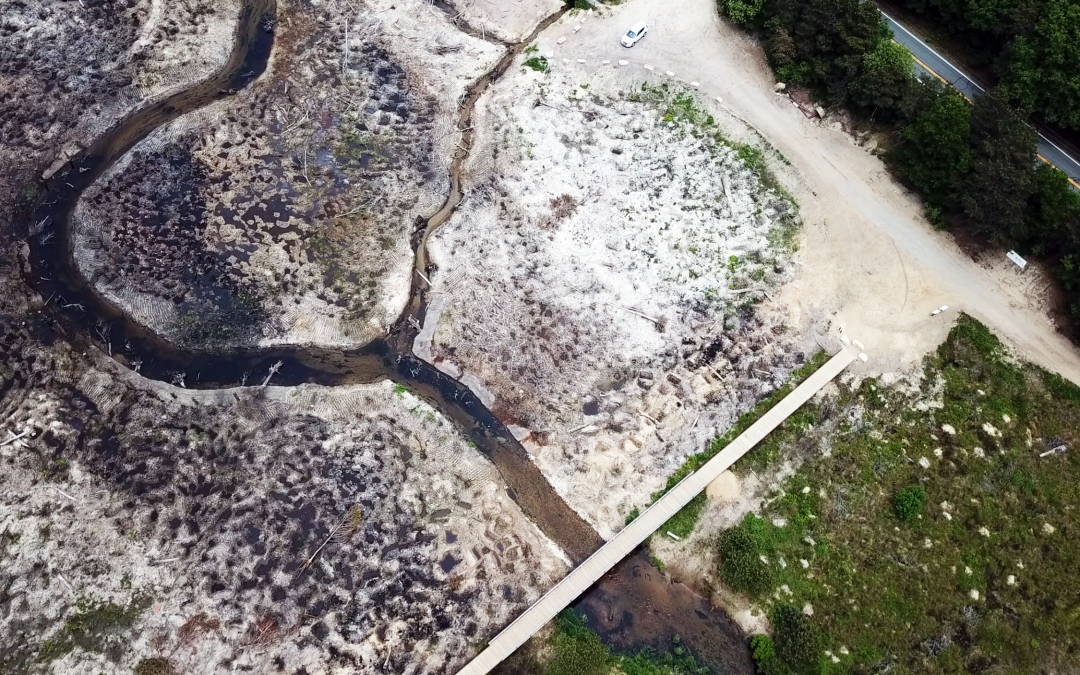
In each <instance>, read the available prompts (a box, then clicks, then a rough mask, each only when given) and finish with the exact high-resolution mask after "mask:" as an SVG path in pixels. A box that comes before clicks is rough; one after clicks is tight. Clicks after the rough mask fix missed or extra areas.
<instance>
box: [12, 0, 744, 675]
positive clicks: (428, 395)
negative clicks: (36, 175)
mask: <svg viewBox="0 0 1080 675" xmlns="http://www.w3.org/2000/svg"><path fill="white" fill-rule="evenodd" d="M444 10H445V8H444ZM276 11H277V6H276V0H245V1H244V5H243V8H242V14H241V19H240V25H239V28H238V30H237V34H236V44H235V47H234V50H233V53H232V55H231V57H230V59H229V61H228V63H227V65H226V66H225V67H224V68H223V69H222V71H221V72H220V73H218V74H217V75H215V76H214V77H212V78H211V79H209V80H207V81H204V82H202V83H200V84H197V85H195V86H193V87H191V88H189V89H186V90H184V91H182V92H179V93H177V94H175V95H173V96H170V97H167V98H166V99H164V100H161V101H159V102H157V103H154V104H151V105H149V106H147V107H145V108H142V109H139V110H137V111H135V112H132V113H131V114H129V115H128V116H127V117H126V118H124V119H123V120H121V121H120V122H119V123H118V124H117V125H116V126H114V127H113V128H112V129H111V130H109V131H108V132H106V133H105V134H104V135H102V136H101V137H100V138H98V139H97V140H96V141H95V142H94V143H93V144H92V145H91V146H90V147H89V148H88V149H86V150H85V151H84V152H82V153H80V154H79V155H78V156H76V157H75V158H73V159H72V160H71V162H70V164H69V165H68V166H67V167H66V168H65V169H64V170H62V171H61V172H58V173H57V174H56V175H55V176H53V177H52V178H51V179H49V180H47V181H42V182H41V184H40V186H39V187H40V190H39V194H42V195H43V196H42V197H40V198H39V200H38V201H37V202H36V204H35V205H34V206H33V207H32V208H31V209H30V210H28V211H27V212H25V213H23V214H21V219H20V222H18V223H17V225H18V226H20V227H23V228H25V232H26V233H27V239H28V243H29V247H30V264H31V274H30V278H29V279H27V281H28V283H29V284H30V285H31V286H33V287H34V288H35V289H36V290H37V292H38V293H39V294H40V296H41V297H42V298H45V299H47V302H46V306H45V316H46V318H47V319H48V321H49V324H50V325H51V327H52V331H53V332H54V334H53V335H45V336H42V337H43V338H44V339H45V340H46V341H49V340H51V339H58V338H60V339H65V340H67V341H69V342H70V343H72V344H73V345H74V346H75V347H76V348H79V349H88V348H94V349H99V350H101V351H103V352H105V353H107V354H108V355H109V356H111V357H112V358H113V359H114V360H116V361H117V362H119V363H121V364H123V365H124V366H125V367H127V368H130V369H132V370H135V371H136V372H138V373H139V374H140V375H142V376H143V377H147V378H150V379H155V380H160V381H165V382H173V383H176V382H182V383H183V385H184V386H186V387H189V388H199V389H213V388H223V387H237V386H242V385H243V384H245V383H253V384H257V383H261V382H262V381H263V379H264V378H266V376H267V375H268V374H270V373H271V370H272V369H276V370H275V372H274V373H273V376H272V378H271V380H270V382H271V383H272V384H275V385H283V386H290V385H299V384H303V383H313V384H319V385H325V386H340V385H347V384H360V383H370V382H376V381H379V380H383V379H389V380H391V381H393V382H395V383H398V384H402V385H405V386H408V387H410V388H411V389H413V390H414V391H416V392H417V393H418V394H420V395H421V396H423V397H424V398H425V399H426V400H428V401H429V402H430V403H432V405H434V406H435V407H436V408H437V409H438V410H439V411H440V412H441V413H442V414H443V415H445V416H447V417H448V418H450V419H452V420H454V422H455V423H456V424H458V425H459V426H460V427H461V428H463V429H464V430H465V431H466V433H467V434H468V435H469V436H470V438H471V439H472V440H473V441H474V442H475V443H476V445H477V446H478V447H479V448H480V450H481V451H482V452H484V454H485V455H486V456H487V457H488V458H490V459H491V460H492V462H493V463H494V464H495V465H496V468H497V469H498V470H499V472H500V474H501V475H502V477H503V479H504V480H505V481H506V484H507V492H508V494H509V495H510V496H511V497H512V498H513V499H514V500H515V501H516V502H517V503H518V504H519V505H520V507H521V508H522V510H523V511H524V512H525V513H526V514H527V515H528V516H529V518H530V519H531V520H532V521H533V522H534V523H536V524H537V526H538V527H539V528H540V529H541V530H542V531H543V532H544V533H545V534H546V535H547V536H548V537H550V538H551V539H552V540H553V541H555V542H556V543H557V544H558V545H559V546H561V547H562V548H563V550H565V551H566V552H567V554H568V555H569V556H570V557H571V559H572V560H573V561H574V562H575V564H576V563H579V562H581V561H582V560H584V559H585V558H586V557H588V556H589V555H590V554H591V553H592V552H593V551H595V550H596V549H597V548H599V546H600V545H601V544H602V543H603V540H602V539H601V537H600V536H599V535H598V534H597V533H596V531H595V530H594V529H593V528H592V527H591V526H590V525H589V524H588V523H586V522H585V521H584V520H583V519H582V518H581V517H580V516H579V515H578V514H577V513H576V512H575V511H574V510H573V509H571V508H570V507H569V506H568V505H567V504H566V502H565V501H563V499H562V498H561V497H560V496H559V495H558V493H556V492H555V490H554V489H553V488H552V486H551V484H550V483H549V482H548V481H547V479H546V478H545V477H544V475H543V474H542V473H541V472H540V470H539V469H538V468H537V467H536V465H534V464H533V463H532V461H531V460H530V459H529V457H528V455H527V453H526V452H525V450H524V448H522V446H521V444H520V443H518V442H517V440H516V439H515V438H514V437H513V435H512V434H511V433H510V432H509V430H507V428H506V426H505V425H504V424H503V423H502V422H500V421H499V420H498V419H497V418H496V417H495V416H494V415H493V414H492V413H491V411H490V410H488V409H487V408H486V407H485V406H484V405H483V403H482V402H481V401H480V400H479V398H478V397H477V396H476V395H475V394H473V392H472V391H471V390H470V389H468V387H466V386H464V385H462V384H461V383H460V382H458V381H457V380H455V379H453V378H451V377H450V376H448V375H446V374H444V373H442V372H441V371H439V370H437V369H436V368H434V367H433V366H432V365H431V364H429V363H427V362H425V361H422V360H420V359H418V358H416V357H415V356H413V355H412V344H413V340H414V339H415V337H416V332H417V329H416V326H417V325H423V320H424V313H425V309H426V304H427V303H426V290H427V288H426V282H424V281H423V280H422V279H420V278H419V275H415V274H414V275H413V283H412V288H411V292H410V297H409V302H408V304H407V306H406V309H405V311H404V312H403V314H402V316H401V317H399V319H398V321H397V322H396V323H395V324H394V326H393V328H392V329H391V330H390V332H389V334H388V336H387V337H386V338H384V339H380V340H376V341H374V342H372V343H370V344H368V345H366V346H363V347H359V348H355V349H341V348H323V347H316V346H280V347H267V348H262V347H253V348H240V349H229V350H222V351H216V352H205V351H196V350H189V349H184V348H180V347H177V346H176V345H174V344H172V343H170V342H168V341H167V340H164V339H162V338H161V337H160V336H159V335H157V334H156V333H154V332H153V331H152V330H150V329H148V328H147V327H146V326H143V325H141V324H139V323H138V322H136V321H134V320H133V319H132V318H131V317H129V316H128V315H127V314H126V313H124V312H123V311H122V310H121V309H120V308H119V307H117V306H116V305H114V304H113V303H112V302H110V301H109V300H108V299H106V298H104V297H103V296H102V295H101V294H99V293H98V292H97V290H96V289H95V288H94V287H93V286H92V285H91V284H90V283H88V282H87V280H86V279H85V278H84V277H83V276H82V274H81V273H80V272H79V269H78V267H77V265H76V263H75V259H74V251H73V246H72V238H71V221H72V214H73V212H74V210H75V206H76V204H77V203H78V201H79V197H80V195H81V194H82V193H83V191H84V190H86V189H87V188H88V187H89V186H90V185H91V184H93V183H94V181H95V180H97V179H98V178H99V177H100V176H102V175H103V174H104V173H105V172H106V171H107V170H108V169H109V168H110V167H111V166H113V165H114V164H115V162H116V161H118V160H119V159H120V158H121V157H123V156H124V154H126V153H127V152H128V151H130V150H131V149H132V148H133V147H135V145H136V144H138V143H139V142H140V141H141V140H143V139H144V138H146V137H147V136H148V135H149V134H150V133H152V132H153V131H154V130H155V129H157V128H159V127H160V126H161V125H164V124H167V123H169V122H171V121H172V120H174V119H176V118H177V117H179V116H181V115H184V114H187V113H190V112H192V111H195V110H197V109H199V108H201V107H203V106H205V105H208V104H210V103H212V102H214V101H216V100H219V99H222V98H225V97H228V96H230V95H232V94H234V93H235V92H236V91H238V90H240V89H242V88H244V87H246V86H248V85H249V84H251V83H252V82H254V81H255V80H256V79H258V78H259V77H260V76H261V75H262V74H263V73H264V72H265V70H266V66H267V62H268V59H269V57H270V53H271V50H272V48H273V44H274V33H273V22H274V19H275V18H276ZM565 11H566V9H563V10H561V11H560V12H557V13H555V14H554V15H552V16H550V17H548V19H546V20H545V21H544V22H542V23H541V24H540V25H539V26H538V27H537V28H536V29H535V30H534V31H533V33H532V34H531V35H530V36H529V37H528V38H526V39H525V40H523V41H522V42H520V43H517V44H515V45H507V44H505V43H503V44H504V46H505V47H506V48H507V53H506V55H505V56H504V57H503V58H502V59H500V61H499V63H498V64H497V65H496V66H495V67H494V68H493V69H492V70H491V71H490V72H489V73H487V74H486V75H484V76H483V77H482V78H481V79H479V80H478V81H477V82H475V83H474V84H473V85H472V86H471V87H470V88H469V90H468V91H467V92H466V97H465V99H464V103H463V105H462V107H461V110H460V113H459V116H458V120H457V123H458V128H460V129H466V131H465V132H464V133H463V139H462V143H461V145H460V147H459V150H458V151H457V153H456V154H455V156H454V157H453V158H452V161H451V167H450V186H451V189H450V194H449V196H448V197H447V200H446V202H445V203H444V205H443V207H442V208H440V209H439V211H438V212H437V213H435V214H434V215H433V216H432V217H431V218H429V219H428V221H427V224H426V227H425V228H424V230H423V231H422V233H421V234H420V236H419V237H418V240H417V241H416V242H414V243H415V244H416V261H415V265H416V268H417V269H418V270H421V271H424V272H425V273H426V272H428V271H430V268H429V263H428V260H427V256H426V247H427V241H428V238H429V236H430V235H431V233H432V232H434V231H435V229H436V228H438V227H439V226H440V225H441V224H443V223H444V222H446V221H447V220H448V219H449V218H450V216H451V215H452V214H453V212H454V210H455V209H456V207H457V206H458V205H459V204H460V203H461V198H462V192H461V184H460V183H461V173H462V167H463V164H464V162H465V160H466V159H467V157H468V155H469V152H470V150H471V148H472V145H473V141H474V136H473V131H472V130H471V124H470V119H471V115H472V111H473V107H474V105H475V103H476V101H477V100H478V99H479V98H480V96H482V95H483V93H484V92H485V91H486V90H487V88H488V87H489V86H490V85H491V83H492V82H494V81H496V80H497V79H498V78H499V77H500V76H501V75H502V74H503V73H504V72H505V71H506V69H507V68H509V66H510V65H511V63H512V62H513V60H514V58H515V57H516V56H517V54H518V53H519V52H520V51H521V50H522V49H524V47H525V46H527V45H528V44H531V43H532V41H533V40H534V39H535V37H536V35H537V34H539V33H540V31H542V30H544V29H545V28H547V27H548V26H549V25H551V24H552V23H553V22H555V21H557V20H558V19H559V18H561V16H562V15H563V13H564V12H565ZM467 32H470V33H472V34H475V31H474V30H467ZM488 39H490V38H488ZM639 562H640V561H639ZM634 569H638V570H639V571H640V564H639V565H638V567H637V568H634ZM653 572H655V570H653ZM639 576H640V575H639ZM634 578H636V577H635V575H634V573H630V574H629V576H627V575H626V574H622V573H616V572H613V573H612V576H611V579H608V578H605V579H606V580H607V584H606V585H605V582H604V581H602V582H600V583H599V584H598V585H597V587H596V591H595V592H594V591H590V593H589V594H587V595H586V596H585V600H584V601H583V602H584V603H585V605H584V606H583V609H587V610H588V611H589V612H590V613H592V614H594V615H596V616H598V617H599V616H600V614H602V613H603V612H605V611H607V610H605V609H603V608H604V607H609V606H610V607H621V608H622V609H620V610H619V612H620V614H619V616H620V622H621V623H620V626H619V630H621V631H622V633H623V634H624V635H623V637H624V638H631V639H630V640H629V641H626V640H621V641H620V640H616V644H620V646H624V647H626V648H636V647H635V646H634V643H635V642H636V643H637V645H638V646H642V645H647V644H648V645H652V646H662V645H660V644H658V643H657V641H658V640H659V641H660V642H662V641H663V640H664V639H670V638H669V637H663V638H661V637H657V636H658V635H660V634H661V633H663V632H664V631H662V630H658V629H656V628H655V627H653V628H650V629H649V630H651V631H652V633H650V636H649V637H647V638H642V639H641V640H637V641H635V640H633V639H632V636H633V634H634V631H633V630H632V629H631V626H630V625H629V624H628V623H627V621H628V620H630V621H631V623H632V616H631V617H630V619H628V618H627V617H628V616H630V615H629V614H627V613H626V607H627V606H628V605H627V600H631V601H635V602H638V601H639V602H642V603H644V605H643V606H648V607H654V606H671V600H672V598H673V597H675V596H674V595H672V592H671V591H670V590H669V591H667V592H665V591H663V590H662V585H658V584H656V583H652V584H644V583H636V582H634V581H633V579H634ZM627 580H629V581H627ZM613 581H615V582H616V583H615V585H612V582H613ZM667 586H668V587H671V588H675V587H678V588H681V589H683V591H680V593H683V594H685V593H689V589H686V587H684V586H681V585H677V584H671V583H670V582H668V583H667ZM691 595H692V594H691ZM593 596H597V597H595V598H593ZM590 598H593V600H592V602H591V603H590V600H589V599H590ZM698 599H699V600H700V598H698ZM605 603H606V604H605ZM697 604H699V605H700V604H701V603H700V602H698V603H697ZM629 606H633V602H631V604H630V605H629ZM610 611H612V612H614V611H615V610H614V609H612V610H610ZM711 614H713V615H715V616H713V617H711V618H710V617H708V616H706V614H705V613H703V612H702V611H700V609H699V610H697V614H696V615H690V616H691V617H692V616H700V618H701V619H702V620H701V621H699V622H698V623H699V624H700V625H699V626H694V625H691V624H693V621H692V620H689V622H688V621H687V620H682V621H677V622H675V623H676V624H678V626H679V627H680V630H683V631H684V633H686V632H690V633H697V632H698V631H700V633H701V635H702V636H705V637H706V638H707V639H704V640H703V641H702V643H701V646H700V647H699V648H697V649H696V650H695V651H698V650H701V649H703V648H705V645H706V644H708V645H715V644H717V643H718V642H723V643H724V644H725V649H732V648H734V649H736V650H737V651H741V652H743V653H740V654H739V655H738V657H737V658H736V659H734V661H735V662H741V663H746V664H748V663H749V661H748V657H747V656H746V655H745V652H746V647H745V641H744V640H743V639H742V637H741V635H740V634H739V633H738V629H737V628H735V627H734V626H733V625H730V624H731V622H730V619H727V618H726V617H724V616H723V615H722V614H721V613H719V612H711ZM717 617H720V618H722V619H724V620H725V621H726V622H725V621H720V622H719V623H718V621H717ZM602 623H607V622H602ZM638 623H639V625H640V624H641V622H638ZM645 623H646V624H648V625H650V626H652V624H655V623H656V622H655V620H654V621H652V622H651V623H650V622H648V621H646V622H645ZM674 625H675V624H672V626H674ZM686 637H687V638H691V635H686ZM624 643H625V644H624ZM654 643H657V644H654ZM738 645H741V647H740V646H738ZM707 660H711V659H707ZM724 661H727V659H724ZM725 665H726V664H725ZM736 670H741V671H742V672H751V670H749V669H746V668H737V669H736ZM725 672H735V671H733V670H730V669H725Z"/></svg>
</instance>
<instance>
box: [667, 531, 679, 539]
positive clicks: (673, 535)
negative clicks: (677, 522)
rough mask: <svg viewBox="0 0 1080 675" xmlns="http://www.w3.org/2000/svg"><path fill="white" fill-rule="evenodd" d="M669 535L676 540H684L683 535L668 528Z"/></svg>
mask: <svg viewBox="0 0 1080 675" xmlns="http://www.w3.org/2000/svg"><path fill="white" fill-rule="evenodd" d="M667 536H669V537H671V538H672V539H674V540H675V541H682V537H680V536H679V535H677V534H675V533H674V532H672V531H671V530H668V532H667Z"/></svg>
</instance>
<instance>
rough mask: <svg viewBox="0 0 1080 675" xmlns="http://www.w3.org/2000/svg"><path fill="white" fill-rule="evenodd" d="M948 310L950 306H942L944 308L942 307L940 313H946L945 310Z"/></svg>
mask: <svg viewBox="0 0 1080 675" xmlns="http://www.w3.org/2000/svg"><path fill="white" fill-rule="evenodd" d="M948 308H949V306H948V305H942V306H941V308H940V309H939V310H938V311H940V312H944V311H945V310H947V309H948Z"/></svg>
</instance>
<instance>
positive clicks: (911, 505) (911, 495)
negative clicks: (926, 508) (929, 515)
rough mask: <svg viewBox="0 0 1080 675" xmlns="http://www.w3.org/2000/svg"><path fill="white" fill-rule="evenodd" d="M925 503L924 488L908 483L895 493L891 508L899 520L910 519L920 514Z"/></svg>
mask: <svg viewBox="0 0 1080 675" xmlns="http://www.w3.org/2000/svg"><path fill="white" fill-rule="evenodd" d="M925 503H926V490H924V489H923V487H922V486H921V485H910V486H908V487H906V488H904V489H903V490H900V491H899V492H897V493H896V497H894V498H893V510H894V511H896V517H897V518H899V519H900V520H905V521H911V520H915V519H916V518H919V517H921V516H922V510H923V504H925Z"/></svg>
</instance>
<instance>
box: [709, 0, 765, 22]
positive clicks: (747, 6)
mask: <svg viewBox="0 0 1080 675" xmlns="http://www.w3.org/2000/svg"><path fill="white" fill-rule="evenodd" d="M762 4H764V2H763V0H718V2H717V5H719V7H720V13H721V14H723V15H724V16H726V17H727V18H729V19H731V21H732V23H735V24H737V25H739V26H744V27H745V26H752V25H754V23H755V22H756V21H757V18H758V15H759V14H760V13H761V6H762Z"/></svg>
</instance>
